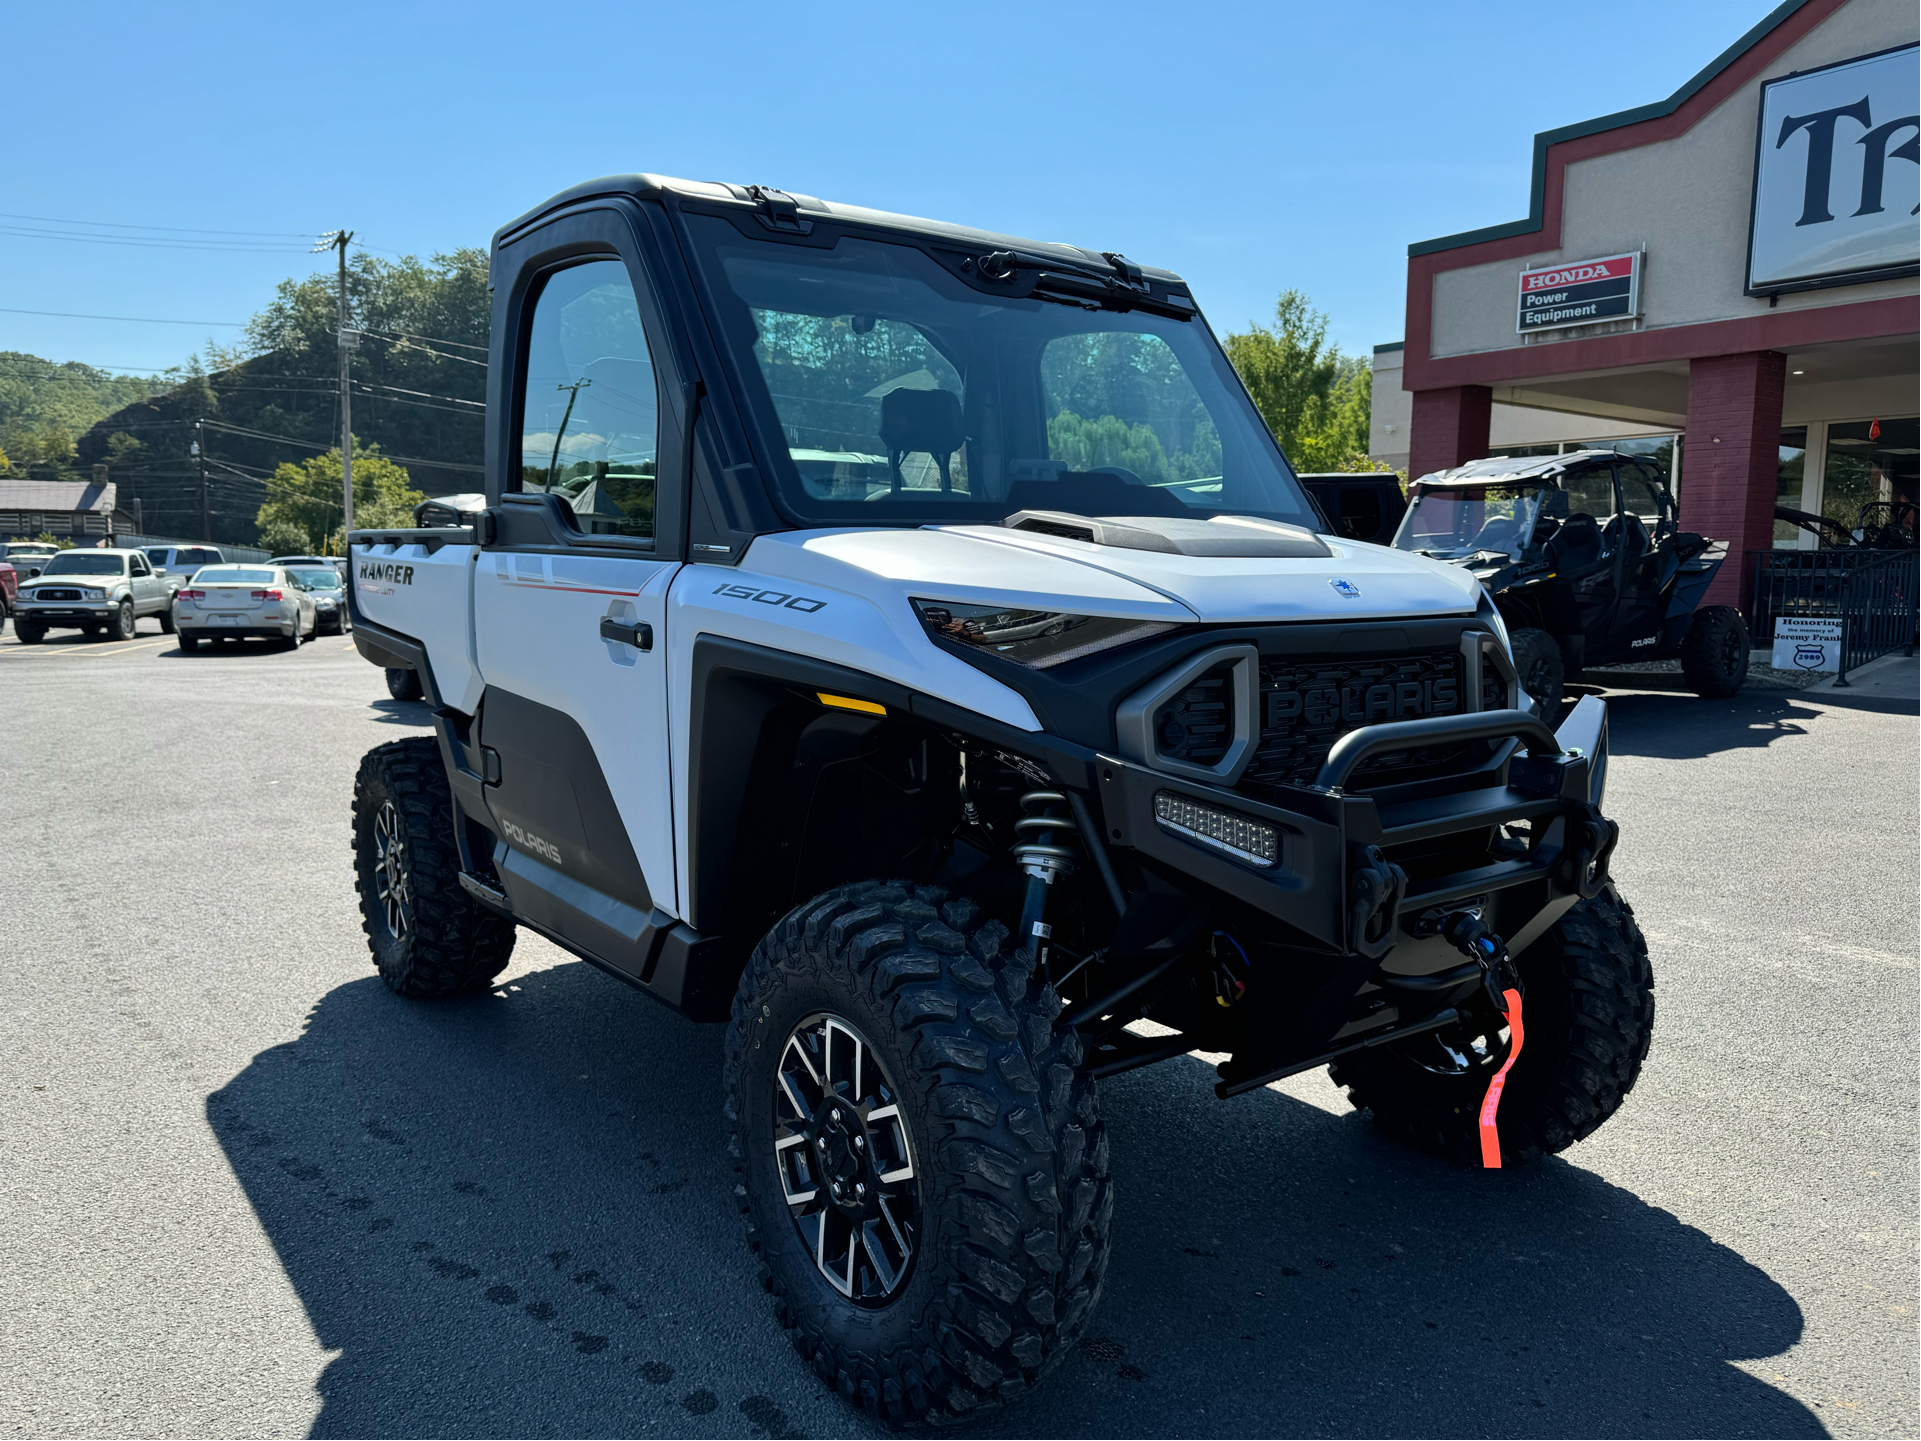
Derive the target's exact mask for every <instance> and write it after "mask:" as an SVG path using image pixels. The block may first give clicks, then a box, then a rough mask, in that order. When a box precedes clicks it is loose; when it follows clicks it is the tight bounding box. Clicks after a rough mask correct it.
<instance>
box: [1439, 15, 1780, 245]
mask: <svg viewBox="0 0 1921 1441" xmlns="http://www.w3.org/2000/svg"><path fill="white" fill-rule="evenodd" d="M1807 3H1808V0H1783V3H1782V4H1780V5H1777V6H1775V7H1774V9H1773V10H1771V11H1769V12H1768V14H1767V15H1766V16H1765V17H1764V18H1763V19H1762V20H1761V21H1760V23H1758V24H1757V25H1755V26H1754V28H1753V29H1751V30H1749V31H1748V33H1747V34H1745V35H1743V36H1742V37H1741V38H1740V39H1739V40H1737V41H1735V42H1734V43H1733V44H1732V45H1730V46H1728V48H1727V49H1725V50H1723V51H1722V52H1721V53H1720V54H1719V55H1717V56H1715V57H1714V59H1713V60H1712V61H1711V62H1709V64H1708V66H1707V68H1706V69H1704V70H1702V71H1701V72H1700V73H1698V74H1697V75H1695V77H1694V78H1693V79H1691V80H1689V81H1688V82H1687V83H1686V84H1685V85H1683V86H1682V87H1681V88H1680V89H1679V90H1677V91H1675V92H1674V93H1673V94H1672V95H1670V96H1668V98H1667V99H1665V100H1657V101H1655V102H1654V103H1653V104H1651V105H1639V106H1636V107H1635V108H1634V109H1632V110H1620V111H1617V112H1615V113H1614V114H1613V115H1603V116H1602V117H1601V118H1600V119H1598V120H1583V121H1580V122H1579V123H1577V124H1574V125H1563V126H1562V127H1561V128H1560V129H1559V130H1543V131H1541V132H1540V133H1539V134H1538V135H1536V136H1535V137H1534V179H1533V182H1532V185H1531V187H1530V193H1529V198H1528V216H1527V219H1525V220H1510V221H1508V222H1507V224H1505V225H1489V226H1485V227H1483V228H1482V229H1480V230H1463V231H1462V232H1461V233H1460V234H1458V235H1443V236H1442V237H1441V238H1440V239H1438V240H1417V241H1415V242H1414V243H1413V244H1412V245H1410V246H1408V248H1407V254H1408V258H1409V259H1410V260H1411V259H1413V258H1414V257H1415V256H1417V255H1432V254H1434V253H1435V252H1436V251H1437V250H1459V249H1460V248H1461V247H1463V246H1466V245H1479V244H1481V243H1482V242H1483V241H1488V240H1506V239H1507V238H1508V237H1509V236H1512V235H1527V234H1529V233H1531V232H1533V231H1536V230H1539V229H1541V228H1542V226H1543V224H1544V221H1543V218H1542V211H1543V210H1544V209H1545V208H1546V205H1547V152H1548V147H1549V146H1550V145H1558V144H1560V143H1561V142H1562V141H1564V140H1579V139H1580V138H1581V137H1582V136H1584V135H1595V134H1598V133H1600V132H1601V131H1603V130H1618V129H1620V128H1621V127H1622V126H1624V125H1638V124H1639V123H1640V122H1641V121H1643V120H1659V119H1660V118H1661V117H1662V116H1664V115H1672V114H1673V113H1674V112H1675V111H1676V110H1679V109H1680V108H1681V107H1682V106H1683V105H1684V104H1686V103H1687V102H1688V101H1689V100H1690V99H1692V98H1693V97H1694V95H1695V94H1696V93H1697V92H1698V91H1700V90H1701V88H1702V87H1703V86H1705V85H1707V83H1708V82H1709V81H1711V80H1713V79H1714V77H1715V76H1717V75H1719V74H1720V73H1721V72H1722V71H1723V70H1725V69H1727V68H1728V66H1730V65H1732V64H1733V63H1734V62H1735V61H1737V60H1739V59H1740V58H1741V57H1742V56H1743V55H1745V54H1747V52H1748V51H1750V50H1752V49H1753V48H1754V47H1755V46H1756V45H1757V44H1758V43H1760V41H1761V40H1762V39H1763V38H1764V37H1766V36H1767V34H1768V33H1769V32H1770V31H1772V30H1773V29H1774V28H1775V27H1776V26H1778V25H1779V24H1780V23H1781V22H1782V21H1783V20H1786V19H1787V18H1788V17H1789V16H1790V15H1792V14H1794V12H1795V11H1797V10H1799V9H1800V8H1801V7H1802V6H1803V5H1806V4H1807Z"/></svg>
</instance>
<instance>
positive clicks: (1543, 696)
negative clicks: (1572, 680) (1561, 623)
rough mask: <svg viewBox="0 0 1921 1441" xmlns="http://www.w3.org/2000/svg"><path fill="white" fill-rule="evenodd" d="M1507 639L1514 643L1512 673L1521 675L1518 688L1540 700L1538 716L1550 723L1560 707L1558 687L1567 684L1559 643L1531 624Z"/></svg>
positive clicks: (1560, 687) (1560, 688) (1565, 665)
mask: <svg viewBox="0 0 1921 1441" xmlns="http://www.w3.org/2000/svg"><path fill="white" fill-rule="evenodd" d="M1509 640H1510V642H1511V643H1512V644H1513V646H1514V673H1515V674H1516V675H1517V676H1519V677H1520V679H1521V689H1522V690H1524V691H1526V692H1527V693H1528V694H1529V695H1530V696H1532V697H1533V698H1534V699H1535V700H1537V701H1539V702H1540V703H1541V719H1542V720H1544V721H1546V722H1547V723H1548V724H1549V725H1553V724H1554V721H1555V719H1556V717H1557V716H1558V714H1559V713H1560V709H1561V691H1562V689H1563V688H1564V687H1565V685H1566V684H1567V663H1566V662H1565V661H1564V660H1563V659H1562V658H1561V647H1560V646H1558V645H1556V644H1555V642H1554V637H1553V636H1551V635H1549V634H1548V633H1547V632H1546V631H1544V630H1536V629H1534V628H1532V627H1523V628H1522V629H1520V630H1517V631H1515V632H1514V633H1513V634H1512V635H1511V636H1510V637H1509ZM1537 687H1538V689H1537Z"/></svg>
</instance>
